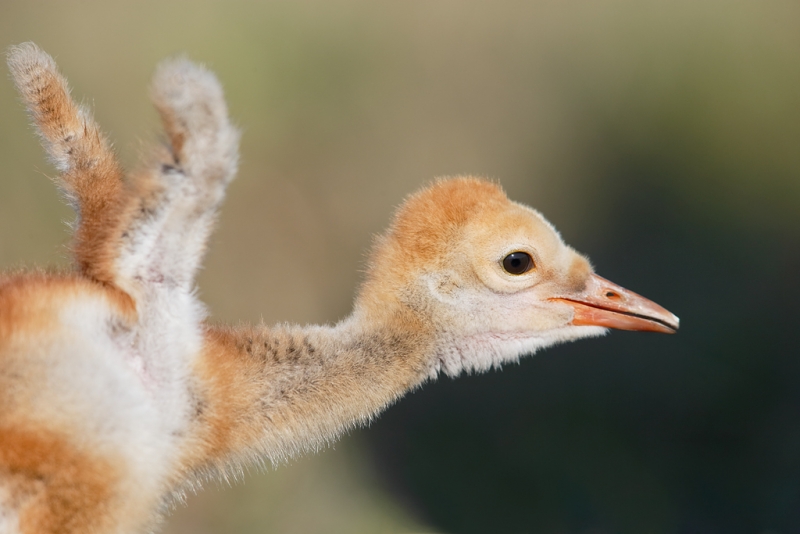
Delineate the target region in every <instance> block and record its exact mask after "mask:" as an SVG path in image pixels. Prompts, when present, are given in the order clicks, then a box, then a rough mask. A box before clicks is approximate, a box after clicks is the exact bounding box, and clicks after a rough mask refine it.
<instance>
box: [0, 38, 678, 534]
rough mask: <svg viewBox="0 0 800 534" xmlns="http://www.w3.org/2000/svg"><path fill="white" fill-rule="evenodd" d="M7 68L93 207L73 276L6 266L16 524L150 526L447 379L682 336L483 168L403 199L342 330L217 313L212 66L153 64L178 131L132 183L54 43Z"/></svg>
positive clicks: (77, 239)
mask: <svg viewBox="0 0 800 534" xmlns="http://www.w3.org/2000/svg"><path fill="white" fill-rule="evenodd" d="M8 63H9V67H10V69H11V73H12V76H13V78H14V81H15V83H16V85H17V88H18V90H19V93H20V95H21V97H22V100H23V101H24V102H25V104H26V105H27V107H28V110H29V112H30V115H31V117H32V120H33V122H34V124H35V126H36V127H37V129H38V131H39V133H40V135H41V137H42V140H43V144H44V146H45V148H46V150H47V151H48V153H49V155H50V156H51V158H52V159H53V161H54V162H55V164H56V166H57V168H58V170H59V171H60V173H61V174H60V176H59V177H58V178H57V179H56V183H57V185H58V186H59V187H60V188H61V189H62V190H63V191H64V193H65V194H66V197H67V198H68V199H69V200H70V201H71V203H72V204H73V205H74V206H75V208H76V210H77V211H78V213H79V214H80V218H79V220H78V222H77V223H76V224H75V232H74V242H73V248H72V251H73V259H74V268H73V270H72V271H70V272H60V273H46V272H41V271H30V272H22V273H19V272H18V273H13V274H6V275H3V276H2V277H0V531H2V532H8V533H14V532H18V533H34V532H35V533H40V534H41V533H56V532H58V533H72V532H75V533H77V532H98V533H99V532H149V531H151V530H152V529H153V528H154V526H155V525H156V524H157V523H158V521H159V520H160V518H161V516H162V514H163V510H165V508H166V507H165V506H164V504H165V502H166V501H168V500H169V499H170V498H171V497H172V496H174V495H176V494H180V492H181V491H183V490H184V489H185V488H187V487H190V486H193V485H195V484H197V483H198V482H199V481H202V480H204V479H207V478H208V477H210V476H226V475H227V474H228V473H229V472H231V470H233V471H236V470H238V469H239V468H240V467H241V466H242V464H245V463H251V462H254V461H263V460H264V459H266V460H269V461H271V462H273V463H275V462H280V461H283V460H284V459H286V458H287V457H289V456H292V455H294V454H297V453H299V452H303V451H307V450H315V449H317V448H318V447H320V446H322V445H324V444H326V443H328V442H330V441H331V440H334V439H336V438H337V437H338V436H339V435H340V434H341V433H342V432H344V431H346V430H347V429H349V428H351V427H353V426H354V425H358V424H360V423H363V422H366V421H368V420H369V419H371V418H372V417H374V416H375V415H377V414H378V413H379V412H380V411H381V410H382V409H384V408H385V407H386V406H387V405H388V404H390V403H392V402H393V401H395V400H396V399H398V398H399V397H400V396H402V395H403V394H405V393H406V392H408V391H409V390H411V389H413V388H415V387H416V386H418V385H419V384H421V383H422V382H424V381H426V380H428V379H432V378H435V377H436V376H437V375H439V374H440V373H446V374H448V375H457V374H459V373H461V372H463V371H470V372H472V371H485V370H487V369H489V368H492V367H493V366H498V365H500V364H502V363H503V362H507V361H513V360H516V359H518V358H519V357H521V356H523V355H526V354H532V353H534V352H536V351H537V350H538V349H540V348H543V347H546V346H548V345H552V344H555V343H560V342H564V341H569V340H573V339H578V338H583V337H589V336H597V335H600V334H602V333H603V332H604V331H605V329H606V328H619V329H625V330H643V331H652V332H667V333H671V332H675V331H676V330H677V329H678V318H677V317H675V316H674V315H672V314H671V313H669V312H668V311H667V310H665V309H664V308H662V307H660V306H658V305H657V304H655V303H653V302H651V301H649V300H647V299H645V298H644V297H641V296H639V295H637V294H635V293H633V292H630V291H628V290H626V289H623V288H621V287H619V286H617V285H615V284H613V283H611V282H609V281H607V280H604V279H603V278H600V277H599V276H597V275H596V274H594V272H593V269H592V267H591V265H590V264H589V262H588V261H587V260H586V258H584V257H583V256H581V255H580V254H578V253H577V252H575V251H574V250H573V249H571V248H570V247H568V246H567V245H566V244H564V242H563V241H562V240H561V237H560V236H559V235H558V233H557V232H556V231H555V229H554V228H553V227H552V226H551V225H550V224H549V223H548V222H547V221H546V220H545V219H544V218H543V217H542V216H541V215H540V214H539V213H537V212H536V211H534V210H532V209H531V208H528V207H526V206H523V205H521V204H518V203H515V202H512V201H510V200H508V198H507V197H506V195H505V194H504V193H503V191H502V190H501V189H500V187H499V186H498V185H496V184H495V183H492V182H489V181H486V180H482V179H478V178H472V177H459V178H451V179H442V180H438V181H436V182H434V183H433V184H431V185H429V186H428V187H426V188H424V189H422V190H421V191H419V192H417V193H415V194H413V195H412V196H410V197H409V198H408V199H407V200H406V201H405V202H404V203H403V205H402V206H401V207H400V208H399V209H398V211H397V213H396V214H395V216H394V219H393V221H392V223H391V226H390V228H389V230H388V231H387V232H386V233H385V234H384V235H383V236H382V237H381V238H379V239H378V240H377V242H376V244H375V246H374V249H373V251H372V254H371V256H370V261H369V265H368V269H367V272H366V276H365V280H364V282H363V284H362V286H361V289H360V290H359V293H358V296H357V298H356V301H355V306H354V310H353V313H352V314H351V315H350V316H349V317H348V318H346V319H344V320H343V321H341V322H340V323H338V324H336V325H333V326H305V327H301V326H290V325H281V326H265V325H252V326H247V325H239V326H222V325H218V324H214V323H211V322H208V321H207V320H206V318H205V311H204V307H203V305H202V304H201V303H200V302H199V300H198V299H197V296H196V292H195V291H194V277H195V275H196V272H197V269H198V267H199V265H200V261H201V259H202V255H203V252H204V250H205V246H206V241H207V238H208V235H209V233H210V231H211V228H212V223H213V220H214V216H215V212H216V209H217V206H218V205H219V204H220V203H221V201H222V198H223V196H224V191H225V187H226V186H227V184H228V183H229V182H230V181H231V180H232V178H233V176H234V174H235V172H236V165H237V159H238V140H239V134H238V131H237V130H236V129H235V128H233V127H232V126H231V124H230V121H229V119H228V114H227V109H226V105H225V101H224V98H223V93H222V89H221V87H220V85H219V82H218V81H217V79H216V78H215V76H214V75H213V74H212V73H210V72H209V71H207V70H205V69H204V68H203V67H200V66H197V65H195V64H193V63H191V62H189V61H186V60H173V61H168V62H165V63H164V64H162V65H161V66H160V67H159V68H158V70H157V72H156V75H155V77H154V81H153V89H152V97H153V100H154V103H155V106H156V108H157V109H158V111H159V113H160V115H161V118H162V123H163V127H164V131H165V134H166V139H167V142H166V144H165V146H161V147H158V148H156V149H154V151H153V152H154V154H153V156H152V157H151V158H150V159H149V160H148V162H149V163H148V164H147V165H145V166H144V167H143V168H142V169H140V170H139V171H137V172H134V173H132V174H130V175H129V176H127V178H125V177H124V175H123V172H122V170H121V167H120V166H119V164H118V163H117V160H116V157H115V156H114V154H113V152H112V150H111V149H110V145H109V143H108V142H107V141H106V140H105V138H104V136H103V135H102V134H101V133H100V129H99V128H98V127H97V125H96V124H95V123H94V121H93V119H92V118H91V115H90V114H89V113H88V112H87V111H86V110H85V109H83V108H81V107H80V106H78V105H76V104H75V103H74V102H73V100H72V99H71V97H70V95H69V88H68V86H67V84H66V81H65V79H64V78H63V77H62V76H61V75H60V74H59V72H58V70H57V68H56V65H55V63H54V61H53V60H52V58H51V57H50V56H48V55H47V54H45V53H44V52H43V51H41V50H40V49H39V48H38V47H36V45H34V44H32V43H25V44H22V45H19V46H16V47H12V48H11V49H10V51H9V54H8Z"/></svg>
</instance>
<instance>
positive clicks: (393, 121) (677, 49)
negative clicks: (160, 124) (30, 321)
mask: <svg viewBox="0 0 800 534" xmlns="http://www.w3.org/2000/svg"><path fill="white" fill-rule="evenodd" d="M26 40H33V41H36V42H37V43H38V44H39V45H40V46H42V47H43V48H44V49H45V50H47V51H49V52H50V53H51V54H53V55H54V56H55V57H56V59H57V61H58V62H59V64H60V66H61V68H62V70H63V71H64V72H65V73H66V75H67V77H68V78H69V79H70V81H71V83H72V86H73V89H74V91H73V92H74V95H75V96H76V97H78V98H79V99H83V100H84V101H85V102H87V103H88V104H89V105H90V106H91V107H92V108H93V109H94V111H95V115H96V117H97V119H98V120H99V122H100V123H101V124H102V125H103V126H104V127H105V129H106V131H107V132H108V133H109V135H110V137H111V138H112V139H113V140H114V141H115V143H116V147H117V150H118V152H119V153H120V155H121V158H122V159H123V161H124V162H125V163H126V165H127V166H129V167H131V166H134V165H135V164H136V162H137V159H138V155H139V154H140V153H141V152H143V151H146V147H147V146H148V145H149V144H150V143H151V142H152V140H153V139H155V138H156V134H155V132H156V129H157V121H156V117H155V113H154V112H153V111H152V110H151V108H150V105H149V103H148V101H147V98H146V94H147V93H146V87H147V84H148V78H149V75H150V73H151V72H152V70H153V68H154V66H155V65H156V63H157V62H158V61H159V60H160V59H162V58H164V57H167V56H170V55H174V54H182V53H185V54H187V55H188V56H190V57H191V58H193V59H196V60H199V61H202V62H205V63H206V64H207V65H209V66H210V67H211V68H212V69H213V70H214V71H216V72H217V73H218V74H219V76H220V78H221V80H222V82H223V84H224V85H225V87H226V91H227V96H228V99H229V102H230V109H231V113H232V115H233V117H234V118H235V120H236V122H237V123H238V124H239V125H240V126H241V127H242V129H243V131H244V138H243V143H242V165H241V171H240V173H239V177H238V178H237V181H236V182H235V183H234V184H233V186H232V187H231V189H230V194H229V196H228V199H227V201H226V204H225V206H224V209H223V212H222V216H221V219H220V224H219V231H218V232H217V233H216V234H215V236H214V238H213V240H212V244H211V249H210V252H209V254H208V257H207V260H206V263H205V265H206V266H205V270H204V271H203V272H202V274H201V276H200V281H199V286H200V292H201V295H202V298H203V299H204V300H205V301H206V302H207V303H208V305H209V308H210V310H211V312H212V315H213V316H214V318H215V319H218V320H223V321H231V322H233V321H241V320H243V321H258V320H260V319H261V318H263V319H264V321H266V322H268V323H272V322H277V321H292V322H299V323H310V322H333V321H336V320H338V319H340V318H341V317H343V316H344V315H346V314H347V313H348V310H349V308H350V303H351V299H352V295H353V293H354V291H355V288H356V287H357V284H358V279H359V270H360V269H362V268H363V258H364V256H363V253H364V250H365V249H366V248H367V247H368V245H369V243H370V239H371V236H372V235H373V234H375V233H377V232H379V231H380V230H381V229H382V228H383V227H384V226H385V225H386V224H387V222H388V220H389V217H390V214H391V212H392V210H393V208H394V207H395V206H396V205H397V204H398V203H399V202H400V201H401V200H402V198H403V197H404V196H405V195H407V194H408V193H410V192H411V191H413V190H414V189H416V188H417V187H419V186H420V185H422V184H425V183H426V182H427V181H429V180H430V179H431V178H432V177H435V176H441V175H452V174H460V173H471V174H478V175H484V176H489V177H493V178H497V179H499V180H500V181H501V183H502V184H503V185H504V187H505V188H506V190H507V191H508V192H509V194H510V195H511V196H512V198H514V199H516V200H519V201H522V202H525V203H528V204H530V205H533V206H534V207H536V208H538V209H539V210H541V211H542V212H543V213H544V214H545V215H546V216H547V217H548V218H549V219H550V220H551V221H552V222H553V223H554V224H555V225H556V226H557V227H558V228H559V229H560V230H561V232H562V234H563V235H564V237H565V239H566V241H567V242H569V243H570V244H572V245H573V246H575V247H576V248H577V249H579V250H581V251H582V252H585V253H587V254H588V255H589V256H590V257H591V258H592V259H593V261H594V263H595V265H596V267H597V270H598V272H600V273H601V274H602V275H603V276H605V277H607V278H609V279H611V280H614V281H615V282H618V283H620V284H622V285H624V286H625V287H629V288H631V289H633V290H635V291H637V292H640V293H642V294H644V295H646V296H648V297H650V298H652V299H654V300H655V301H657V302H659V303H660V304H663V305H664V306H666V307H667V308H669V309H670V310H671V311H673V312H675V313H676V314H677V315H679V316H680V317H681V320H682V328H681V331H680V333H679V334H678V335H675V336H656V335H649V334H636V333H628V332H615V333H612V334H611V335H609V336H608V337H606V338H603V339H600V340H589V341H583V342H579V343H575V344H572V345H567V346H562V347H556V348H554V349H550V350H548V351H546V352H543V353H541V354H539V355H537V356H535V357H533V358H527V359H525V360H524V361H523V362H522V363H521V364H520V365H519V366H514V365H512V366H508V367H507V368H506V369H504V370H503V371H502V372H493V373H489V374H486V375H482V376H477V377H475V376H473V377H462V378H460V379H457V380H449V379H444V380H440V381H439V382H438V383H433V384H427V385H426V386H425V387H424V388H423V389H422V390H420V391H417V392H415V393H414V394H412V395H410V396H409V397H408V398H406V399H404V400H403V401H401V402H400V403H399V404H398V405H396V406H394V407H392V408H391V409H390V410H388V412H387V413H386V414H384V416H383V417H382V418H380V419H379V420H378V421H377V422H376V423H375V424H373V425H372V427H371V428H369V429H367V430H362V431H358V432H355V433H354V434H353V435H351V436H349V437H347V438H346V439H344V440H343V441H342V442H340V443H339V444H337V446H336V447H335V449H332V450H328V451H325V452H323V453H321V454H319V455H316V456H309V457H304V458H299V459H296V460H294V461H292V462H291V463H290V464H289V465H286V466H281V467H279V468H277V469H275V470H272V469H270V470H269V472H267V473H265V474H259V473H258V472H257V470H254V472H253V473H251V474H248V475H247V476H246V477H245V483H244V484H242V483H239V484H237V485H235V486H234V487H233V488H228V487H227V486H224V485H223V486H221V487H219V488H217V487H214V486H213V485H212V487H210V488H208V489H206V490H205V491H204V492H202V493H201V494H200V495H198V496H196V497H189V499H188V506H187V507H180V508H179V509H178V510H177V511H176V513H175V514H174V515H173V516H172V517H171V518H170V519H169V520H168V521H167V524H166V526H165V532H167V533H170V534H178V533H190V532H191V533H199V534H204V533H222V532H226V533H227V532H231V533H233V532H235V533H255V532H279V533H283V532H285V533H313V532H325V533H357V532H364V533H375V532H442V533H462V532H464V533H490V532H491V533H493V532H501V533H502V532H514V533H523V532H533V533H573V532H575V533H579V532H580V533H687V534H689V533H739V532H741V533H753V532H763V533H767V532H770V533H791V532H800V349H798V346H799V345H800V4H798V3H797V2H791V1H786V2H781V1H770V2H758V1H750V2H736V1H723V0H717V1H706V2H692V1H685V0H681V1H673V2H637V1H610V0H609V1H606V0H601V1H596V2H558V1H548V2H544V1H543V2H481V1H465V0H461V1H431V2H422V1H410V2H369V1H355V0H354V1H345V0H316V1H312V0H302V1H293V2H288V1H285V2H256V1H252V0H250V1H248V0H228V1H225V2H223V1H205V0H192V1H189V0H180V1H164V0H159V1H155V0H145V1H128V2H109V1H99V0H84V1H78V0H74V1H73V0H61V1H55V0H52V1H42V0H24V1H23V0H3V2H2V4H0V44H2V45H3V46H7V45H10V44H14V43H18V42H21V41H26ZM0 117H1V118H2V122H1V123H0V159H2V161H3V173H2V177H1V178H0V267H3V268H6V267H15V266H20V265H23V264H25V265H34V264H38V265H51V264H61V265H63V264H65V263H66V260H65V250H66V249H65V247H64V244H65V242H66V238H67V232H66V230H65V226H64V225H63V224H62V221H64V220H69V219H70V218H71V214H70V213H69V211H68V210H67V208H65V207H64V206H62V205H61V204H60V202H59V199H58V196H57V194H56V193H55V191H54V189H53V187H52V185H51V184H50V183H49V181H48V180H47V178H46V176H49V175H52V174H54V170H53V169H52V167H51V166H50V165H49V164H48V163H47V162H46V161H45V160H44V158H43V154H42V150H41V149H40V148H39V147H38V143H37V140H36V139H35V137H34V135H33V133H32V130H31V128H30V127H29V125H28V123H27V119H26V117H25V114H24V112H23V110H22V107H21V105H20V104H19V102H18V100H17V98H16V96H15V94H14V91H13V87H12V84H11V82H10V80H9V79H8V78H7V77H6V78H5V79H3V80H2V82H1V83H0ZM309 258H313V259H314V261H308V260H309Z"/></svg>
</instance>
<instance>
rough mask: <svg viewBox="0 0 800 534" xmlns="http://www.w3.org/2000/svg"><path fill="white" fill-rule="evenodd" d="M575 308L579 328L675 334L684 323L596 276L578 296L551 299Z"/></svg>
mask: <svg viewBox="0 0 800 534" xmlns="http://www.w3.org/2000/svg"><path fill="white" fill-rule="evenodd" d="M550 300H553V301H556V302H561V303H563V304H567V305H569V306H572V308H573V309H574V310H575V316H574V317H573V318H572V323H571V324H573V325H576V326H604V327H606V328H616V329H619V330H638V331H642V332H661V333H664V334H674V333H675V332H677V331H678V327H679V326H680V319H678V318H677V317H676V316H675V315H673V314H672V313H670V312H669V311H667V310H665V309H664V308H662V307H661V306H659V305H658V304H656V303H655V302H653V301H652V300H649V299H646V298H644V297H643V296H641V295H637V294H636V293H634V292H633V291H628V290H627V289H625V288H624V287H620V286H618V285H617V284H615V283H613V282H609V281H608V280H606V279H605V278H601V277H600V276H597V275H596V274H592V275H591V276H590V277H589V281H588V282H587V284H586V288H585V289H584V290H583V291H582V292H580V293H578V294H576V295H570V296H565V297H557V298H553V299H550Z"/></svg>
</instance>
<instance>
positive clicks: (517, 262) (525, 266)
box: [503, 252, 533, 274]
mask: <svg viewBox="0 0 800 534" xmlns="http://www.w3.org/2000/svg"><path fill="white" fill-rule="evenodd" d="M532 268H533V258H531V256H530V254H528V253H527V252H512V253H511V254H509V255H508V256H506V257H505V258H503V269H505V270H506V272H507V273H508V274H525V273H527V272H528V271H530V270H531V269H532Z"/></svg>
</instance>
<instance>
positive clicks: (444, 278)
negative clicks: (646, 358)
mask: <svg viewBox="0 0 800 534" xmlns="http://www.w3.org/2000/svg"><path fill="white" fill-rule="evenodd" d="M356 312H357V314H358V315H361V316H365V315H366V316H367V317H370V318H372V319H373V320H376V321H377V322H383V323H386V322H390V321H391V322H394V323H397V322H398V321H400V322H402V323H404V324H405V325H406V328H407V329H408V330H409V331H411V332H415V333H416V334H417V335H420V336H422V337H425V336H428V338H429V339H430V340H431V345H432V353H433V354H434V358H433V359H432V362H431V364H432V368H431V372H432V373H434V374H435V373H438V372H439V371H444V372H446V373H447V374H450V375H456V374H458V373H460V372H461V371H464V370H466V371H482V370H485V369H488V368H490V367H493V366H498V365H500V364H502V363H503V362H507V361H513V360H516V359H517V358H519V357H520V356H521V355H524V354H530V353H533V352H535V351H536V350H538V349H540V348H542V347H545V346H549V345H553V344H556V343H559V342H564V341H569V340H574V339H578V338H583V337H591V336H597V335H601V334H603V333H604V332H605V331H606V329H608V328H616V329H622V330H641V331H650V332H663V333H673V332H675V331H677V329H678V326H679V320H678V318H677V317H676V316H675V315H673V314H672V313H670V312H669V311H667V310H666V309H664V308H662V307H661V306H659V305H658V304H656V303H654V302H652V301H650V300H648V299H646V298H644V297H642V296H640V295H637V294H636V293H633V292H632V291H629V290H627V289H624V288H622V287H620V286H618V285H616V284H614V283H612V282H610V281H608V280H605V279H604V278H601V277H600V276H598V275H596V274H595V273H594V270H593V268H592V266H591V264H590V263H589V261H588V260H587V259H586V258H585V257H584V256H582V255H581V254H579V253H577V252H576V251H575V250H573V249H572V248H570V247H569V246H567V245H566V244H565V243H564V242H563V240H562V239H561V236H560V235H559V234H558V232H557V231H556V230H555V228H554V227H553V226H552V225H551V224H550V223H549V222H547V221H546V220H545V219H544V217H542V216H541V215H540V214H539V213H538V212H536V211H535V210H533V209H531V208H529V207H527V206H525V205H522V204H519V203H516V202H512V201H510V200H509V199H508V198H507V197H506V195H505V193H504V192H503V191H502V189H500V187H499V186H498V185H496V184H494V183H492V182H489V181H486V180H482V179H476V178H451V179H444V180H439V181H437V182H436V183H434V184H433V185H431V186H429V187H427V188H425V189H423V190H421V191H419V192H417V193H415V194H413V195H412V196H410V197H409V198H408V199H407V200H406V201H405V202H404V203H403V205H402V206H401V207H400V208H399V209H398V211H397V213H396V214H395V218H394V221H393V223H392V225H391V227H390V228H389V231H388V232H387V233H386V234H384V235H383V236H381V237H380V238H378V240H377V242H376V245H375V247H374V249H373V252H372V256H371V259H370V263H369V267H368V270H367V276H366V280H365V283H364V285H363V286H362V289H361V292H360V293H359V297H358V299H357V301H356Z"/></svg>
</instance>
